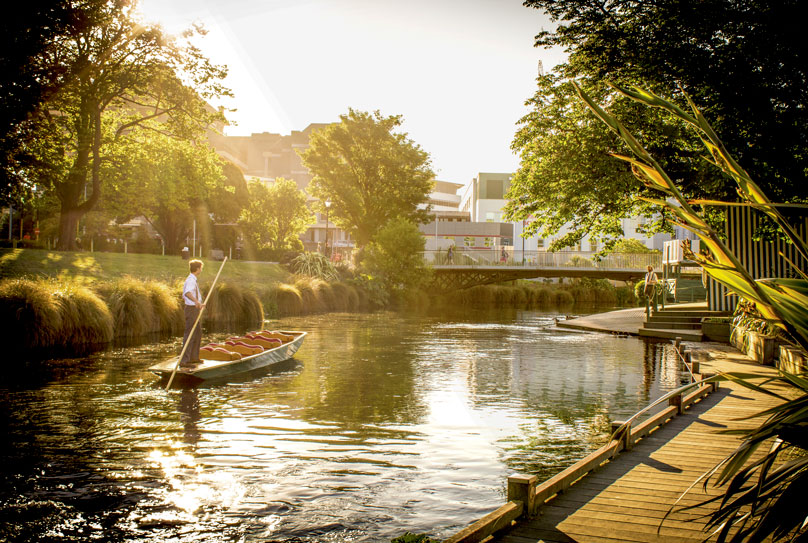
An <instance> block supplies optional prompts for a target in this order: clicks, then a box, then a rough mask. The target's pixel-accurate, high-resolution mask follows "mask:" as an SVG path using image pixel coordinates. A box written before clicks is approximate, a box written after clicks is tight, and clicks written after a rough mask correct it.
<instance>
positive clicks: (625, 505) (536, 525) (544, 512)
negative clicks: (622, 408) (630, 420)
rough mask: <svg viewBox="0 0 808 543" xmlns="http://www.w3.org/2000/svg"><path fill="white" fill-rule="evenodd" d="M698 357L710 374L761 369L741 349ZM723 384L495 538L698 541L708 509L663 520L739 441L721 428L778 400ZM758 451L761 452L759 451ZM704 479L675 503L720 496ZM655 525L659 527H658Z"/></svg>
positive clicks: (518, 541)
mask: <svg viewBox="0 0 808 543" xmlns="http://www.w3.org/2000/svg"><path fill="white" fill-rule="evenodd" d="M726 354H727V357H726V358H723V359H720V360H713V361H708V360H703V361H702V362H701V364H702V368H703V369H704V370H707V371H750V370H753V371H762V372H768V373H774V371H773V369H771V368H765V367H762V366H757V365H755V366H754V367H750V365H749V364H750V362H749V361H748V359H745V357H743V356H742V355H740V354H736V353H733V352H732V351H731V350H729V348H727V350H726ZM721 387H722V388H721V389H719V390H718V391H717V392H714V393H713V394H711V395H710V396H708V397H707V398H706V399H704V400H702V401H701V402H699V403H697V404H695V405H694V406H692V407H691V408H690V409H689V410H688V411H687V412H686V413H685V414H683V415H681V416H679V417H675V418H674V419H673V420H672V421H671V422H669V423H668V424H667V425H664V426H662V427H661V428H659V429H658V430H656V431H655V432H654V433H652V434H651V435H650V436H648V437H646V438H645V439H643V440H641V441H640V442H638V443H637V444H636V445H635V447H634V449H633V450H631V451H627V452H624V453H621V454H620V455H618V456H617V457H616V458H615V459H614V460H613V461H612V462H609V463H607V464H606V465H605V466H603V467H602V468H600V469H598V470H596V471H594V472H593V473H591V474H590V475H588V476H586V477H584V478H582V479H581V480H580V481H578V482H577V483H575V484H573V485H572V487H570V488H569V489H568V490H566V491H565V492H564V493H562V494H560V495H558V496H557V497H555V498H553V499H552V500H550V501H549V502H548V503H547V504H546V505H545V506H544V507H542V508H541V509H540V511H539V515H538V516H537V517H535V518H534V519H531V520H529V521H521V522H520V523H519V524H517V525H516V526H514V527H513V528H511V529H510V530H509V531H506V532H503V533H501V535H499V536H498V537H497V538H495V539H494V541H501V542H507V543H530V542H539V541H545V542H565V543H569V542H579V543H583V542H588V541H593V542H594V541H598V542H603V541H607V542H608V541H612V542H618V541H620V542H644V543H647V542H662V541H664V542H678V541H702V540H704V538H705V533H704V532H702V531H701V530H702V528H703V526H704V524H705V520H704V519H701V518H698V517H699V516H700V515H701V514H703V513H705V512H708V511H709V507H708V508H705V507H702V508H699V509H695V510H691V511H685V512H677V513H674V514H672V515H671V516H669V517H668V518H667V519H666V520H665V522H664V524H662V526H661V528H660V521H661V519H662V518H663V516H664V515H665V513H666V511H667V510H668V508H669V507H670V506H671V505H673V504H674V502H675V501H676V499H677V498H678V497H679V496H680V495H681V494H682V493H683V492H684V491H685V490H686V489H687V488H688V487H689V486H690V485H691V484H692V483H693V482H694V481H695V480H696V479H697V477H698V476H699V475H701V474H702V473H704V472H705V471H706V470H707V469H709V468H711V467H713V466H714V465H716V464H717V463H718V462H719V461H720V460H722V459H723V458H724V457H726V456H727V455H728V454H730V453H731V452H732V451H733V450H735V448H736V447H737V446H738V443H739V441H738V439H737V438H736V437H734V436H725V435H721V434H717V433H716V431H717V430H720V429H723V428H728V427H732V428H738V427H742V426H743V427H750V426H755V425H757V424H758V423H759V422H760V420H759V419H755V420H753V421H737V420H734V419H737V418H738V417H743V416H747V415H752V414H755V413H758V412H759V411H762V410H763V409H765V408H768V407H770V406H772V405H774V404H775V403H776V400H773V399H771V398H770V397H768V396H766V395H763V394H760V393H758V392H753V391H750V390H748V389H746V388H744V387H741V386H739V385H735V384H730V383H722V384H721ZM761 454H762V451H761ZM707 490H708V492H707V493H706V494H705V492H704V490H703V487H702V485H701V484H699V485H697V486H696V487H694V488H693V489H692V490H690V492H689V493H688V495H687V496H686V497H685V498H684V499H683V501H682V502H680V503H685V504H694V503H697V502H699V501H701V500H703V499H705V498H706V497H708V496H714V495H717V494H720V493H722V490H723V489H720V490H717V489H715V488H713V487H712V486H710V487H708V489H707ZM658 529H659V531H658Z"/></svg>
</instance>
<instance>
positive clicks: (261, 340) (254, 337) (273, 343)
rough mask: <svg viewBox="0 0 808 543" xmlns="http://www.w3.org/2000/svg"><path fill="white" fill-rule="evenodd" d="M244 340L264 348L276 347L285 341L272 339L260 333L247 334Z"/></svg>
mask: <svg viewBox="0 0 808 543" xmlns="http://www.w3.org/2000/svg"><path fill="white" fill-rule="evenodd" d="M244 342H245V343H247V344H254V345H260V346H261V347H263V348H264V349H274V348H275V347H280V346H281V345H283V342H282V341H281V340H279V339H275V338H272V339H270V338H266V337H264V336H260V335H258V334H247V336H246V338H245V339H244Z"/></svg>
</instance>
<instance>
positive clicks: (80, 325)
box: [53, 284, 115, 351]
mask: <svg viewBox="0 0 808 543" xmlns="http://www.w3.org/2000/svg"><path fill="white" fill-rule="evenodd" d="M53 297H54V298H55V299H56V301H57V303H58V306H59V312H60V313H61V317H62V318H61V321H62V327H61V330H60V334H59V335H60V341H59V343H60V344H61V346H64V347H66V348H69V349H71V350H73V351H82V350H85V349H87V348H88V347H91V346H93V345H99V344H103V343H108V342H110V341H112V338H113V336H114V333H115V328H114V322H113V318H112V313H111V312H110V310H109V307H107V304H106V303H104V301H103V300H102V299H101V298H99V297H98V295H97V294H96V293H95V292H93V291H91V290H90V289H88V288H87V287H83V286H79V285H73V284H64V285H60V286H59V287H58V288H57V289H56V290H55V292H54V294H53Z"/></svg>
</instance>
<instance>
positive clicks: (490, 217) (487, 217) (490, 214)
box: [485, 211, 497, 222]
mask: <svg viewBox="0 0 808 543" xmlns="http://www.w3.org/2000/svg"><path fill="white" fill-rule="evenodd" d="M496 216H497V215H496V213H494V212H493V211H488V212H487V213H486V214H485V222H494V221H495V219H496Z"/></svg>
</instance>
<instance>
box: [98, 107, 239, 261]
mask: <svg viewBox="0 0 808 543" xmlns="http://www.w3.org/2000/svg"><path fill="white" fill-rule="evenodd" d="M149 126H153V127H154V130H149V131H146V130H141V131H136V132H135V133H133V134H130V135H129V137H127V138H126V139H125V140H124V141H122V142H118V143H117V144H115V145H114V149H113V150H110V151H109V152H108V153H107V160H106V161H105V163H104V167H103V168H102V170H101V172H100V175H102V176H103V177H104V179H106V181H107V197H106V198H105V203H104V207H105V208H106V209H107V210H108V211H110V212H112V214H113V215H114V216H115V217H116V218H117V219H118V220H119V221H122V220H128V219H130V218H132V217H136V216H143V217H145V218H146V220H147V221H148V222H149V224H151V226H152V227H153V228H154V229H155V230H156V231H157V232H158V233H159V234H160V236H161V237H162V239H163V241H164V242H165V244H166V251H167V252H169V253H173V254H178V253H179V249H180V248H181V247H182V246H183V245H184V243H185V240H186V239H187V238H188V237H189V235H190V233H191V229H192V224H193V221H194V219H196V221H197V231H198V232H199V234H198V237H197V239H199V236H200V235H204V237H205V238H206V240H208V243H209V242H210V241H209V240H210V237H211V235H210V233H209V231H208V230H209V229H207V228H206V226H207V225H208V223H209V221H210V214H214V216H216V212H215V211H214V210H220V213H221V212H222V211H223V212H224V213H225V215H224V216H220V217H219V218H221V219H224V220H228V219H230V220H235V218H236V217H238V213H239V212H240V209H239V208H238V199H237V197H236V187H234V186H232V185H230V184H229V183H228V179H227V177H226V176H225V175H224V172H223V168H224V163H223V161H222V159H221V158H219V156H218V155H217V154H216V152H215V151H214V150H213V149H211V148H210V147H208V146H207V144H205V143H204V142H201V143H195V142H192V141H188V140H184V139H179V138H173V137H170V136H168V135H165V134H160V133H159V132H158V128H159V124H157V123H149Z"/></svg>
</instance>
